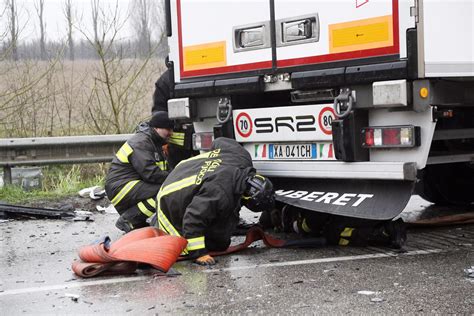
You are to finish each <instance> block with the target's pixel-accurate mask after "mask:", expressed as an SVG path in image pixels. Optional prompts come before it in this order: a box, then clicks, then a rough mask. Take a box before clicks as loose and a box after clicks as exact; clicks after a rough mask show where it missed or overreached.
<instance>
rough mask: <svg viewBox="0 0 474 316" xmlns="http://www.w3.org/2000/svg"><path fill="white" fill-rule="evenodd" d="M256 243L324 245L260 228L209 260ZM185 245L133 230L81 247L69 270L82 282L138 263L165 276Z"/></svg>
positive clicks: (180, 240)
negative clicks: (118, 237) (273, 233)
mask: <svg viewBox="0 0 474 316" xmlns="http://www.w3.org/2000/svg"><path fill="white" fill-rule="evenodd" d="M257 240H263V243H264V244H265V245H266V246H267V247H275V248H281V247H302V246H303V247H318V246H321V245H322V244H324V241H323V240H322V239H319V238H313V239H306V240H304V241H297V240H291V241H286V240H281V239H277V238H274V237H271V236H270V235H268V234H266V233H265V232H264V231H263V230H262V228H260V227H259V226H253V227H251V228H250V229H249V230H248V231H247V235H246V236H245V241H244V242H243V243H241V244H238V245H234V246H230V247H229V248H228V249H227V250H225V251H218V252H210V255H211V256H221V255H227V254H231V253H234V252H237V251H240V250H243V249H245V248H247V247H248V246H249V245H250V244H252V243H253V242H255V241H257ZM186 245H187V241H186V239H184V238H183V237H176V236H169V235H166V234H165V233H164V232H163V231H161V230H159V229H157V228H154V227H145V228H140V229H137V230H133V231H131V232H129V233H127V234H125V235H123V236H122V237H121V238H120V239H119V240H117V241H116V242H114V243H112V244H110V239H109V238H108V237H106V238H104V240H103V241H101V242H100V243H97V244H93V245H89V246H85V247H82V248H81V249H80V250H79V258H80V259H81V260H82V261H74V262H73V263H72V270H73V271H74V273H75V274H77V275H78V276H80V277H83V278H90V277H93V276H97V275H106V274H128V273H133V272H135V270H136V268H137V266H138V263H146V264H149V265H151V266H153V267H154V268H156V269H158V270H160V271H162V272H168V270H169V269H170V268H171V266H172V265H173V264H174V263H175V262H176V261H178V260H180V261H181V260H187V259H189V258H188V257H180V254H181V253H182V251H183V250H184V249H185V248H186Z"/></svg>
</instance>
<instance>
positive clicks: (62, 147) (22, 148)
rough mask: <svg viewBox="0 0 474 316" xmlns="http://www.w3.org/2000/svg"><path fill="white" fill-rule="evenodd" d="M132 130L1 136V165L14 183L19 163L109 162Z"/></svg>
mask: <svg viewBox="0 0 474 316" xmlns="http://www.w3.org/2000/svg"><path fill="white" fill-rule="evenodd" d="M132 135H133V134H117V135H91V136H64V137H38V138H10V139H0V167H3V178H4V182H5V183H6V184H11V181H12V176H11V168H12V167H16V166H32V165H54V164H76V163H92V162H109V161H111V160H112V158H113V156H114V154H115V153H116V152H117V150H118V149H119V148H120V146H122V145H123V143H124V142H125V141H127V139H128V138H130V137H131V136H132Z"/></svg>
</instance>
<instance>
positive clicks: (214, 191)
mask: <svg viewBox="0 0 474 316" xmlns="http://www.w3.org/2000/svg"><path fill="white" fill-rule="evenodd" d="M252 172H254V169H253V168H252V160H251V158H250V155H249V153H248V152H247V151H246V150H245V149H244V148H243V147H242V146H240V145H239V144H238V143H237V142H236V141H235V140H231V139H227V138H218V139H217V140H215V141H214V144H213V150H212V151H210V152H207V153H204V154H201V155H198V156H195V157H192V158H190V159H187V160H184V161H182V162H180V163H179V164H178V165H177V166H176V168H175V169H174V170H173V171H172V172H171V173H170V175H169V176H168V178H167V179H166V181H165V182H164V183H163V185H162V186H161V189H160V191H159V192H158V195H157V219H158V221H157V222H158V223H157V224H158V226H159V227H160V228H161V229H163V230H164V231H166V232H167V233H169V234H171V235H181V236H183V237H185V238H186V239H188V248H187V250H188V251H194V250H200V249H204V247H205V245H206V244H207V242H208V241H209V239H210V240H212V239H219V240H224V241H229V242H230V237H231V234H232V232H233V231H234V230H235V227H236V225H237V223H238V220H239V211H240V199H241V195H242V193H243V191H244V189H245V180H246V178H247V176H248V175H249V174H250V173H252Z"/></svg>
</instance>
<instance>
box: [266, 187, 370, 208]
mask: <svg viewBox="0 0 474 316" xmlns="http://www.w3.org/2000/svg"><path fill="white" fill-rule="evenodd" d="M275 194H276V195H278V196H284V197H287V198H291V199H300V200H303V201H311V202H315V203H321V202H323V203H325V204H333V205H341V206H345V205H347V204H348V203H349V204H350V203H352V205H350V206H352V207H357V206H359V205H360V204H362V202H364V201H365V200H367V199H371V198H373V197H374V195H373V194H362V193H361V194H356V193H343V194H339V193H336V192H318V191H313V192H308V191H295V190H288V191H284V190H278V191H276V192H275Z"/></svg>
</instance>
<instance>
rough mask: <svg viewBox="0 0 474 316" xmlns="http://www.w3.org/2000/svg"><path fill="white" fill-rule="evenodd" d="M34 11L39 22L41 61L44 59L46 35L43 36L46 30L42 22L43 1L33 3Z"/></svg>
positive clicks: (38, 0)
mask: <svg viewBox="0 0 474 316" xmlns="http://www.w3.org/2000/svg"><path fill="white" fill-rule="evenodd" d="M35 9H36V14H37V15H38V20H39V26H40V27H39V29H40V40H39V41H40V42H39V44H40V56H41V60H45V59H46V43H45V41H46V34H45V32H46V31H45V29H46V24H45V22H44V0H36V1H35Z"/></svg>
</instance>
